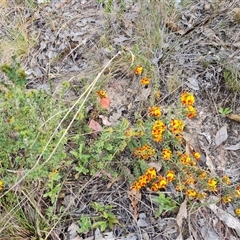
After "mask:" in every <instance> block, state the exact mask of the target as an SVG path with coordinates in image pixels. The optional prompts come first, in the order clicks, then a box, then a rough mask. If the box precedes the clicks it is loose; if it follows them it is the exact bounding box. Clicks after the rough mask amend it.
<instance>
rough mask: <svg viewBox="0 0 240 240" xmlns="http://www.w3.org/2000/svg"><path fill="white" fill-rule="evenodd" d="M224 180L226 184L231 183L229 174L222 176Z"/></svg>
mask: <svg viewBox="0 0 240 240" xmlns="http://www.w3.org/2000/svg"><path fill="white" fill-rule="evenodd" d="M222 181H223V182H224V183H225V184H226V185H230V184H231V180H230V178H229V176H227V175H225V176H223V177H222Z"/></svg>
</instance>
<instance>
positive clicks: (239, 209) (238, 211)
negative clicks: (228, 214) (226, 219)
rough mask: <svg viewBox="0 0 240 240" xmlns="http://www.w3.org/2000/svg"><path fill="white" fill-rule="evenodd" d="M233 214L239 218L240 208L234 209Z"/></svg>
mask: <svg viewBox="0 0 240 240" xmlns="http://www.w3.org/2000/svg"><path fill="white" fill-rule="evenodd" d="M235 214H236V215H237V216H238V217H240V208H236V209H235Z"/></svg>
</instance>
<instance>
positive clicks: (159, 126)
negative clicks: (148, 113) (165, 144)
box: [152, 120, 166, 142]
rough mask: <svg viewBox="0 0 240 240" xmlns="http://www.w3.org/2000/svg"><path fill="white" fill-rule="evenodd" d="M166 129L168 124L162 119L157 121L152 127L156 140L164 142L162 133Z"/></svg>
mask: <svg viewBox="0 0 240 240" xmlns="http://www.w3.org/2000/svg"><path fill="white" fill-rule="evenodd" d="M165 130H166V125H165V124H164V123H163V122H162V121H161V120H157V121H155V123H154V125H153V127H152V135H153V140H154V142H162V134H163V132H164V131H165Z"/></svg>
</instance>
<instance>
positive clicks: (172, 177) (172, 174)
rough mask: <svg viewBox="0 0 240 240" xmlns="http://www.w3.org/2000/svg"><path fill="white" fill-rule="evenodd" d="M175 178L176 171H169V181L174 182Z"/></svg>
mask: <svg viewBox="0 0 240 240" xmlns="http://www.w3.org/2000/svg"><path fill="white" fill-rule="evenodd" d="M174 178H175V173H174V171H172V170H169V171H167V181H168V182H172V181H173V180H174Z"/></svg>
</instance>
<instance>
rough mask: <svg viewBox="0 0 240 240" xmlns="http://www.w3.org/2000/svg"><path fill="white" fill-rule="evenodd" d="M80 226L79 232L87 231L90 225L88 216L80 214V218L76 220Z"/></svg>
mask: <svg viewBox="0 0 240 240" xmlns="http://www.w3.org/2000/svg"><path fill="white" fill-rule="evenodd" d="M78 224H79V226H80V228H79V229H78V232H79V233H87V232H88V231H89V230H90V229H91V226H92V223H91V220H90V218H89V217H88V216H86V215H82V216H81V219H80V220H79V221H78Z"/></svg>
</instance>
